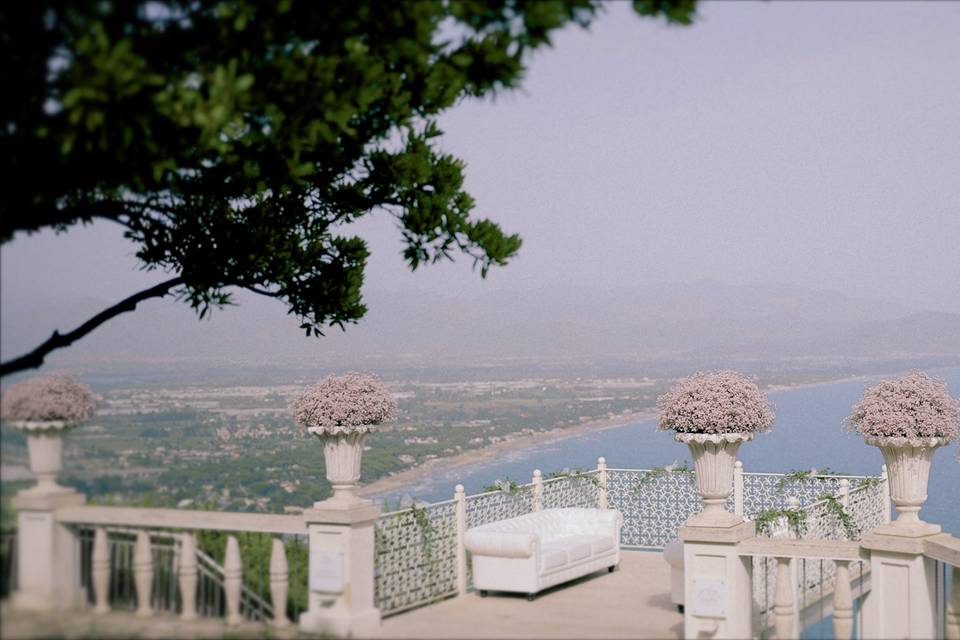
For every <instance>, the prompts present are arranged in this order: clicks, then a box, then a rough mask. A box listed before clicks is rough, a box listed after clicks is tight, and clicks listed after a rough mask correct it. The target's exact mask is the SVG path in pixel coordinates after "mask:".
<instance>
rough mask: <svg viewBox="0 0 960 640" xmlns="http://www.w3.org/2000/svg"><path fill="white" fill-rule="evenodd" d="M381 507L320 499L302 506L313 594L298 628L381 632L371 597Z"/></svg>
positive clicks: (344, 634) (354, 634) (337, 633)
mask: <svg viewBox="0 0 960 640" xmlns="http://www.w3.org/2000/svg"><path fill="white" fill-rule="evenodd" d="M379 515H380V508H379V507H377V506H376V505H375V504H373V503H372V502H370V501H369V500H360V499H357V500H355V501H354V502H352V503H350V504H345V503H344V502H343V501H342V500H331V501H326V502H317V503H315V504H314V506H313V508H312V509H308V510H306V511H304V517H305V518H306V524H307V535H308V537H309V542H310V566H309V584H308V589H309V595H308V601H307V611H306V612H305V613H303V614H302V615H301V616H300V628H301V629H302V630H303V631H306V632H309V633H317V634H323V635H329V636H334V637H338V638H369V637H373V636H377V635H379V633H380V611H379V610H378V609H377V608H376V607H375V606H374V602H373V554H374V542H373V526H374V523H375V522H376V520H377V517H378V516H379Z"/></svg>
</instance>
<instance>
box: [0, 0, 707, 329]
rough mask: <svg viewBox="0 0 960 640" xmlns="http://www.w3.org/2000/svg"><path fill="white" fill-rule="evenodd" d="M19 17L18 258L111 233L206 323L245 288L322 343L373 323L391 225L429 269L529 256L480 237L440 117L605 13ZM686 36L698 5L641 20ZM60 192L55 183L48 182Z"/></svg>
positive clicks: (147, 12)
mask: <svg viewBox="0 0 960 640" xmlns="http://www.w3.org/2000/svg"><path fill="white" fill-rule="evenodd" d="M28 4H29V6H24V7H22V8H21V9H20V10H19V12H18V13H17V14H16V15H14V14H11V13H8V10H7V9H6V8H4V9H0V35H2V37H0V55H2V56H3V59H4V60H5V61H8V64H7V65H6V66H7V67H9V68H8V69H7V70H5V71H4V74H5V76H4V79H5V83H4V84H5V87H6V88H7V95H8V96H9V97H8V99H7V100H4V101H3V103H2V105H0V117H2V118H3V125H2V127H0V150H2V153H0V163H2V164H0V168H2V170H3V172H4V175H5V176H6V177H7V182H8V185H9V188H8V189H6V190H5V194H4V195H5V197H4V199H3V200H2V201H0V203H2V204H0V214H2V216H0V218H2V222H0V240H2V241H7V240H9V239H11V238H12V237H13V234H14V233H15V232H16V231H34V230H37V229H41V228H43V227H47V226H54V227H56V228H65V227H68V226H69V225H71V224H74V223H76V222H80V221H89V220H92V219H94V218H97V217H104V218H109V219H111V220H114V221H116V222H119V223H121V224H123V225H125V226H126V227H127V232H126V233H127V236H128V237H129V238H131V239H133V240H134V241H135V242H137V243H138V244H139V250H138V252H137V256H138V258H139V259H140V260H141V262H142V264H143V266H144V268H147V269H160V270H163V271H165V272H168V273H169V272H175V273H177V274H179V275H180V276H182V278H183V280H184V284H183V286H182V287H181V289H180V290H179V291H178V293H179V295H180V297H181V299H182V300H183V301H185V302H186V303H188V304H190V305H191V306H192V307H194V308H195V309H196V310H197V311H198V313H199V315H200V316H201V317H205V316H206V315H207V314H208V313H209V312H210V310H211V309H212V308H215V307H218V306H222V305H224V304H229V303H230V297H229V289H230V288H231V287H244V288H247V289H250V290H251V291H256V292H257V293H261V294H263V295H269V296H271V297H275V298H278V299H281V300H283V301H284V302H285V303H286V304H287V305H288V308H289V311H290V312H291V313H292V314H295V315H296V316H297V317H298V318H299V319H300V321H301V328H302V329H303V330H304V332H305V333H307V334H308V335H321V334H322V331H323V329H324V328H325V327H327V326H340V327H342V326H344V325H345V324H346V323H349V322H354V321H356V320H357V319H359V318H360V317H362V316H363V314H364V313H365V311H366V308H365V307H364V305H363V303H362V298H361V293H360V291H361V286H362V283H363V273H364V268H365V265H366V260H367V257H368V250H367V247H366V244H365V242H364V241H363V239H362V238H358V237H352V236H350V235H344V234H343V232H342V231H340V230H341V229H342V227H343V225H345V224H348V223H349V222H351V221H353V220H356V219H357V218H360V217H362V216H364V215H369V214H372V213H375V212H386V213H389V214H390V215H393V216H394V217H395V218H396V220H397V221H398V226H399V231H400V234H401V236H402V237H403V239H404V242H405V249H404V252H403V255H404V259H405V260H406V262H407V263H408V265H409V266H410V267H411V268H412V269H416V268H419V267H420V266H421V265H422V264H424V263H430V262H436V261H437V260H445V259H453V258H454V257H455V256H456V255H458V254H465V255H466V256H468V257H469V258H471V259H472V260H473V262H474V266H479V267H480V273H481V275H484V276H485V275H486V273H487V272H488V270H489V268H491V267H492V266H498V265H504V264H507V262H508V261H509V259H510V258H511V257H512V256H514V255H516V253H517V251H518V250H519V248H520V244H521V243H520V238H519V237H518V236H516V235H510V234H507V233H505V232H504V231H503V230H502V229H501V227H500V226H499V225H498V224H496V223H495V222H493V221H491V220H487V219H475V218H473V217H472V216H473V210H474V207H475V204H476V203H475V201H474V199H473V198H472V197H471V196H470V195H469V194H468V193H467V192H466V191H464V175H463V172H464V165H463V162H462V161H461V160H459V159H458V158H455V157H453V156H451V155H449V154H446V153H443V151H442V150H441V148H440V143H441V140H442V133H441V131H440V130H439V128H438V127H437V125H436V118H437V117H438V115H439V114H441V113H442V112H443V111H444V110H446V109H448V108H449V107H451V106H453V105H455V104H456V103H457V102H458V101H460V100H462V99H463V98H464V97H468V96H483V95H488V94H491V93H494V92H496V91H499V90H503V89H507V88H511V87H515V86H517V84H518V83H519V81H520V79H521V76H522V73H523V70H524V60H525V56H526V54H527V53H528V52H529V51H530V50H533V49H536V48H539V47H542V46H544V45H549V44H550V41H551V35H552V34H553V33H555V32H556V30H557V29H561V28H563V27H564V26H566V25H567V24H569V23H571V22H573V23H576V24H579V25H581V26H586V25H588V24H589V23H590V21H591V20H592V19H593V18H594V17H595V16H596V14H597V13H598V12H599V10H600V8H601V5H600V4H599V3H597V2H594V1H593V0H495V1H485V2H479V1H461V0H452V1H440V0H434V1H428V0H424V1H421V2H415V3H383V2H374V1H373V0H366V1H350V2H329V3H322V4H317V3H310V2H291V1H284V2H280V3H250V2H246V1H244V0H199V1H197V2H191V3H188V4H183V3H180V2H164V1H159V2H157V1H151V2H145V1H144V2H128V3H102V2H97V1H96V0H82V1H79V2H72V3H63V2H58V1H50V2H36V3H28ZM634 4H635V8H636V9H637V11H638V12H639V13H641V14H642V15H650V16H664V17H665V18H666V19H667V20H668V21H671V22H678V23H687V22H689V20H690V19H691V18H692V16H693V11H694V6H693V3H692V2H691V1H689V0H637V2H635V3H634ZM38 176H42V177H43V179H42V180H37V179H35V178H36V177H38Z"/></svg>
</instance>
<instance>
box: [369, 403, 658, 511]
mask: <svg viewBox="0 0 960 640" xmlns="http://www.w3.org/2000/svg"><path fill="white" fill-rule="evenodd" d="M656 417H657V412H656V410H654V409H648V410H646V411H637V412H635V413H630V414H626V415H621V416H617V417H615V418H605V419H603V420H590V421H588V422H584V423H581V424H578V425H573V426H570V427H554V428H552V429H550V430H548V431H542V432H540V433H533V434H528V435H523V436H517V437H515V438H512V439H510V440H507V441H503V442H495V443H493V444H489V445H487V446H485V447H480V448H478V449H471V450H469V451H464V452H462V453H458V454H456V455H453V456H447V457H443V458H433V459H431V460H427V461H426V462H421V463H420V464H417V465H414V466H412V467H410V468H408V469H404V470H403V471H398V472H396V473H394V474H392V475H388V476H383V477H382V478H378V479H376V480H374V481H373V482H371V483H370V484H366V485H363V486H361V487H358V488H357V494H358V495H361V496H364V497H371V496H377V495H379V494H383V493H390V492H392V491H396V490H397V489H400V488H402V487H404V486H407V485H409V484H414V483H416V482H418V481H420V480H422V479H423V478H425V477H426V476H428V475H429V474H430V473H431V472H432V471H433V470H434V469H436V468H437V467H438V466H442V467H443V468H444V469H456V468H457V467H464V466H467V465H471V464H474V463H477V462H485V461H487V460H491V459H493V458H496V457H497V455H498V454H500V453H501V452H504V451H509V450H513V449H516V448H525V447H530V446H534V445H539V444H552V443H554V442H557V441H560V440H566V439H567V438H575V437H577V436H581V435H583V434H585V433H588V432H590V431H605V430H607V429H617V428H620V427H626V426H629V425H631V424H634V423H636V422H641V421H643V420H649V419H651V418H656Z"/></svg>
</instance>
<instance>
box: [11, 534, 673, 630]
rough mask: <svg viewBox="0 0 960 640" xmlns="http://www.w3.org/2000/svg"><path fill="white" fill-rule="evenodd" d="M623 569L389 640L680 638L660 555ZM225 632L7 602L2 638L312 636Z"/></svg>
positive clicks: (416, 623)
mask: <svg viewBox="0 0 960 640" xmlns="http://www.w3.org/2000/svg"><path fill="white" fill-rule="evenodd" d="M621 558H622V559H621V562H620V567H619V568H618V569H617V570H616V571H615V572H613V573H607V571H606V570H603V571H599V572H597V573H593V574H591V575H589V576H585V577H583V578H580V579H579V580H574V581H572V582H568V583H566V584H563V585H559V586H557V587H554V588H552V589H549V590H547V591H544V592H542V593H541V594H540V595H539V596H538V597H537V599H536V600H535V601H533V602H527V599H526V597H525V596H524V595H523V594H491V595H490V596H489V597H487V598H481V597H480V595H479V594H477V593H469V594H467V595H466V596H463V597H459V598H452V599H450V600H444V601H443V602H440V603H438V604H435V605H430V606H426V607H421V608H419V609H414V610H412V611H408V612H406V613H401V614H398V615H395V616H392V617H390V618H387V619H386V620H384V621H383V627H382V633H381V635H382V637H384V638H425V639H426V638H679V637H681V636H682V633H683V616H682V615H681V614H680V613H679V612H677V608H676V606H674V605H673V603H671V602H670V568H669V566H668V565H667V563H666V562H664V561H663V558H662V557H661V555H660V553H659V552H643V551H623V552H622V556H621ZM267 629H268V628H267V627H265V626H261V625H259V624H249V623H248V624H244V625H241V626H240V627H230V628H227V627H226V626H224V624H223V621H222V620H221V619H211V618H205V619H200V620H198V621H195V622H183V621H181V620H179V619H178V618H176V617H174V616H170V615H156V616H151V617H149V618H139V617H137V616H135V615H134V614H133V613H110V614H107V615H105V616H94V615H93V614H92V613H90V612H80V613H73V612H71V613H70V614H67V615H64V614H51V615H44V614H34V613H22V612H17V611H13V610H11V609H10V608H9V606H8V604H7V603H4V607H3V611H2V617H0V637H2V638H4V640H14V639H21V638H23V639H27V638H29V639H33V638H222V637H224V636H227V637H230V638H263V637H265V636H268V635H269V636H273V637H278V638H297V637H300V638H302V637H308V636H305V635H304V634H301V633H298V632H297V630H296V628H290V629H287V630H270V632H269V633H267V632H266V631H267Z"/></svg>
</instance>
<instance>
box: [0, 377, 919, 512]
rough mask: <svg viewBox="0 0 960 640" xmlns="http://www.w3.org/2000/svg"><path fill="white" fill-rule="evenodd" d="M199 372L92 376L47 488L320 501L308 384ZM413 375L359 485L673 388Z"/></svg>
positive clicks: (200, 502) (276, 503)
mask: <svg viewBox="0 0 960 640" xmlns="http://www.w3.org/2000/svg"><path fill="white" fill-rule="evenodd" d="M904 365H905V363H902V362H894V363H891V364H889V365H888V366H889V367H891V368H892V367H899V368H904ZM869 368H870V370H869V371H864V372H863V373H868V372H869V373H875V372H876V371H877V367H876V363H870V366H869ZM487 373H488V375H489V374H491V373H494V372H492V371H488V372H487ZM857 373H861V372H858V371H856V370H855V369H851V368H849V367H847V368H843V369H840V368H830V367H826V368H822V369H818V370H803V371H801V370H796V371H792V372H784V371H779V372H778V371H776V370H775V368H773V367H771V369H770V370H769V371H767V372H764V371H760V372H759V373H758V374H757V377H758V380H759V382H760V383H761V385H762V386H764V387H765V388H767V389H776V388H781V387H787V386H795V385H798V384H807V383H816V382H824V381H829V380H836V379H839V378H843V377H847V376H849V375H852V374H857ZM205 378H206V381H205V382H200V381H199V379H198V378H197V377H190V378H184V379H182V380H181V381H179V382H174V381H171V380H167V381H166V382H162V381H157V380H153V381H147V380H145V379H143V378H131V379H130V380H125V379H122V378H116V377H103V378H100V379H98V378H97V377H95V376H94V377H92V380H91V382H92V384H93V385H94V388H95V390H96V391H97V392H98V394H99V395H100V400H99V408H98V411H97V414H96V415H95V417H94V418H93V420H92V421H91V422H90V423H88V424H85V425H83V426H82V427H80V428H78V429H76V430H75V431H73V432H72V433H71V434H70V435H69V436H68V438H67V446H66V450H65V470H64V472H63V473H62V474H61V482H62V483H64V484H68V485H71V486H74V487H76V488H78V489H79V490H81V491H83V492H84V493H85V494H86V495H87V496H88V499H89V500H90V501H91V502H94V503H100V504H140V505H144V506H170V507H181V508H194V509H196V508H201V509H219V510H230V511H238V510H239V511H258V512H275V513H281V512H284V511H287V512H290V511H298V510H299V509H301V508H303V507H305V506H309V505H310V504H312V503H313V502H314V501H316V500H320V499H323V498H324V497H326V496H327V495H328V494H329V490H330V489H329V485H328V484H327V481H326V479H325V477H324V470H323V454H322V450H321V447H320V444H319V443H318V442H316V441H315V440H314V439H313V438H312V436H309V434H306V433H305V432H304V431H303V430H302V429H301V428H300V427H299V426H298V425H297V424H296V423H295V422H294V420H293V418H292V417H291V414H290V411H289V408H288V407H289V405H290V402H291V401H292V399H293V398H294V397H296V395H297V394H299V393H300V392H301V391H302V389H303V388H304V386H305V385H306V384H307V383H308V382H310V381H311V380H312V377H308V376H304V375H303V374H302V372H301V373H300V374H299V375H296V376H294V375H291V374H287V375H282V376H280V375H278V376H277V377H276V378H277V379H278V380H279V381H278V382H276V383H275V384H269V383H267V384H262V385H255V384H252V383H251V382H250V381H249V377H248V376H245V377H244V378H243V381H242V382H240V383H238V382H237V380H236V379H235V378H232V377H230V376H229V375H224V376H222V377H219V378H218V377H217V376H215V375H207V376H205ZM411 378H412V376H411ZM418 378H419V379H415V380H414V379H407V380H404V379H397V378H394V379H393V380H390V379H387V380H386V381H387V383H388V385H389V387H390V388H391V390H392V391H393V392H394V395H395V396H396V398H397V399H398V402H399V407H400V412H399V416H398V418H397V420H395V421H394V422H392V423H390V424H387V425H384V426H382V427H381V428H380V429H379V431H378V432H377V433H375V434H373V435H372V436H370V437H368V439H367V442H366V452H365V454H364V458H363V477H362V478H361V481H362V482H363V483H370V482H373V481H374V480H377V479H378V478H382V477H385V476H388V475H391V474H394V473H397V472H400V471H403V470H405V469H409V468H411V467H413V466H416V465H418V464H421V463H424V462H426V461H428V460H431V459H435V458H442V457H450V456H456V455H458V454H462V453H466V452H468V451H471V450H477V449H481V448H484V447H487V446H490V445H493V444H496V443H502V442H510V441H514V440H518V439H521V438H529V437H530V436H537V435H538V434H545V435H547V436H549V435H551V432H553V433H555V434H558V435H559V434H562V433H563V432H564V431H565V430H569V429H577V428H579V429H588V428H593V427H599V426H604V425H610V424H627V423H629V422H631V421H633V420H635V419H638V418H639V417H640V416H642V415H644V414H649V413H650V412H651V411H652V410H653V409H654V407H655V403H656V398H657V396H658V395H659V394H661V393H663V391H664V390H665V389H666V388H667V387H668V386H669V385H670V384H671V382H672V381H673V376H668V375H665V374H663V373H662V372H657V377H654V376H653V375H651V376H644V375H619V376H617V375H608V376H593V377H591V376H587V375H583V376H562V375H554V373H553V372H552V371H550V372H541V373H540V375H537V373H536V372H535V371H528V372H526V373H525V374H520V375H517V374H513V375H501V376H498V378H499V379H488V380H484V379H480V378H479V374H478V373H477V372H472V373H471V374H470V375H464V376H461V377H460V379H449V380H448V381H443V376H442V375H439V374H438V373H437V372H434V373H433V374H431V375H429V376H419V377H418ZM264 379H267V380H268V379H269V377H266V376H265V378H264ZM0 444H2V454H0V471H2V478H3V483H2V492H3V493H2V497H3V518H4V521H5V522H7V523H9V521H10V518H11V517H12V511H11V510H10V507H9V498H10V496H12V495H13V494H14V493H15V492H16V491H18V490H19V489H21V488H23V487H25V486H28V485H29V484H30V483H31V482H32V478H31V476H30V473H29V471H28V470H27V452H26V443H25V440H24V439H23V436H22V435H21V434H20V433H19V432H17V431H15V430H14V429H12V428H10V426H9V425H4V426H3V427H2V429H0Z"/></svg>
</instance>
